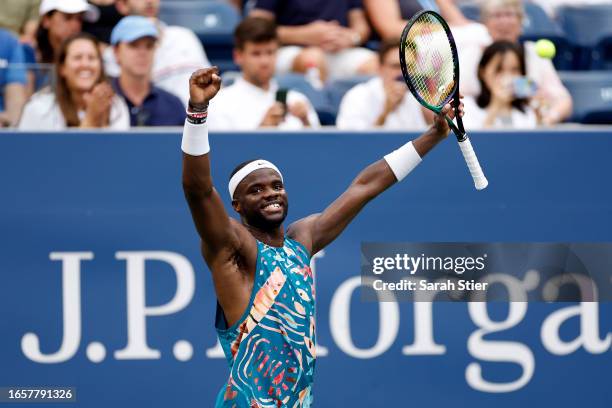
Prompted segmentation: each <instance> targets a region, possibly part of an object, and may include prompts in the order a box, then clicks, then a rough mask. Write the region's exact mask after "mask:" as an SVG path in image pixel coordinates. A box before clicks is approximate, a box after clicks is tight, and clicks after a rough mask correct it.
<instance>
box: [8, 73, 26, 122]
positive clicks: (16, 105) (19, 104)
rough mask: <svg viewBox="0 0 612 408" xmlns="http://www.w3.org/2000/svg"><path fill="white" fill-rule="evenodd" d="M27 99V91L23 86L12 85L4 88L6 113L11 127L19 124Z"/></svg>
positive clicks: (18, 84)
mask: <svg viewBox="0 0 612 408" xmlns="http://www.w3.org/2000/svg"><path fill="white" fill-rule="evenodd" d="M26 99H27V98H26V89H25V86H24V85H23V84H20V83H11V84H8V85H6V87H5V88H4V107H5V112H4V113H5V116H6V118H7V120H8V122H9V126H16V125H17V123H18V122H19V118H20V117H21V111H22V109H23V106H24V105H25V103H26Z"/></svg>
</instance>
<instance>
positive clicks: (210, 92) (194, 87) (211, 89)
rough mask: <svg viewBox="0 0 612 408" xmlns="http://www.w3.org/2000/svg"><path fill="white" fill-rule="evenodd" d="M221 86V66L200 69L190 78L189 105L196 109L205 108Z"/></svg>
mask: <svg viewBox="0 0 612 408" xmlns="http://www.w3.org/2000/svg"><path fill="white" fill-rule="evenodd" d="M219 88H221V77H220V76H219V68H217V67H210V68H204V69H199V70H197V71H195V72H194V73H193V74H191V78H189V106H190V107H191V108H192V109H194V110H204V109H206V107H207V106H208V102H209V101H210V100H211V99H212V98H214V97H215V95H216V94H217V92H219Z"/></svg>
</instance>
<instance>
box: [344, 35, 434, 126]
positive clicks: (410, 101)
mask: <svg viewBox="0 0 612 408" xmlns="http://www.w3.org/2000/svg"><path fill="white" fill-rule="evenodd" d="M399 44H400V40H399V39H389V40H384V41H382V42H381V45H380V47H379V49H378V57H379V61H380V69H379V74H378V75H377V76H375V77H374V78H372V79H370V80H369V81H367V82H364V83H361V84H358V85H357V86H355V87H353V88H352V89H350V90H349V91H348V92H347V93H346V95H344V98H342V102H341V103H340V109H339V112H338V119H337V120H336V126H337V127H338V129H342V130H365V129H372V128H383V129H395V130H421V129H425V128H426V127H427V122H431V120H432V119H433V114H431V113H430V111H428V110H427V109H424V108H422V107H421V105H419V103H418V102H417V101H416V99H414V96H412V94H411V93H410V92H408V88H407V87H406V83H405V82H404V78H403V77H402V68H401V66H400V61H399V48H400V46H399ZM426 118H428V120H426Z"/></svg>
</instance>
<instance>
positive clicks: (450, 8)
mask: <svg viewBox="0 0 612 408" xmlns="http://www.w3.org/2000/svg"><path fill="white" fill-rule="evenodd" d="M436 4H437V5H438V7H439V8H440V14H441V15H442V17H444V19H445V20H446V22H448V25H451V26H463V25H467V24H471V23H473V21H472V20H469V19H468V18H466V17H465V16H464V15H463V13H462V12H461V9H460V8H459V7H458V6H457V4H455V0H436Z"/></svg>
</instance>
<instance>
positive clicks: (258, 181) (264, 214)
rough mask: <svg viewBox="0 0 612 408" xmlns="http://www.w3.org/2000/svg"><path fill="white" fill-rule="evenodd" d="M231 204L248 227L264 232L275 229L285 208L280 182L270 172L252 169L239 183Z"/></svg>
mask: <svg viewBox="0 0 612 408" xmlns="http://www.w3.org/2000/svg"><path fill="white" fill-rule="evenodd" d="M232 204H233V205H234V209H236V211H238V212H239V213H240V215H241V216H242V217H244V219H245V220H246V221H247V223H248V224H249V225H251V226H253V227H256V228H259V229H261V230H264V231H265V230H271V229H275V228H277V227H279V226H280V225H281V224H282V223H283V221H284V220H285V218H286V217H287V211H288V209H289V203H288V200H287V194H286V192H285V187H284V185H283V181H282V180H281V178H280V175H279V174H278V173H277V172H276V171H274V170H272V169H259V170H256V171H254V172H253V173H251V174H249V175H248V176H247V177H246V178H245V179H244V180H242V181H241V182H240V184H239V185H238V187H237V189H236V199H235V200H234V202H233V203H232Z"/></svg>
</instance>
